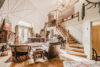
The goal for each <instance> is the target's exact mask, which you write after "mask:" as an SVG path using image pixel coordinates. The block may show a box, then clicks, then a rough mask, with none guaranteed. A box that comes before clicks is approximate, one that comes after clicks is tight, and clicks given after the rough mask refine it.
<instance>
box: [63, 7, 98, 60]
mask: <svg viewBox="0 0 100 67" xmlns="http://www.w3.org/2000/svg"><path fill="white" fill-rule="evenodd" d="M88 7H89V6H87V7H86V12H85V13H86V15H85V18H84V20H82V21H79V22H76V20H75V19H74V20H72V21H69V22H66V23H64V24H63V25H64V26H65V27H66V28H67V29H69V30H70V33H71V34H72V35H73V36H74V37H75V38H76V39H77V40H78V41H80V42H82V45H83V46H84V51H85V54H86V55H87V58H88V59H91V47H92V40H91V39H92V37H91V22H92V21H95V20H100V13H99V12H98V11H99V9H98V7H97V8H91V9H88V10H87V8H88ZM99 23H100V22H99ZM99 23H98V24H99Z"/></svg>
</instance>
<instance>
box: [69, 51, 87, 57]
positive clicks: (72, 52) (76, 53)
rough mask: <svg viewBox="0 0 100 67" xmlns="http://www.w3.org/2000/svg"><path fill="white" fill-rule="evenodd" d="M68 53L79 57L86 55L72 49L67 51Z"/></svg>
mask: <svg viewBox="0 0 100 67" xmlns="http://www.w3.org/2000/svg"><path fill="white" fill-rule="evenodd" d="M68 54H70V55H75V56H80V57H84V58H86V57H87V56H86V55H85V54H84V53H79V52H74V51H68Z"/></svg>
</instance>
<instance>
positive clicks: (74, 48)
mask: <svg viewBox="0 0 100 67" xmlns="http://www.w3.org/2000/svg"><path fill="white" fill-rule="evenodd" d="M57 29H58V30H59V32H61V33H62V35H63V36H64V37H66V39H67V54H69V55H73V56H76V57H81V58H87V56H86V55H85V54H84V47H83V46H82V45H81V44H80V43H79V42H78V41H77V40H76V39H75V38H74V37H73V36H72V35H71V34H70V33H69V31H68V30H66V29H65V28H63V27H62V26H61V25H59V26H58V27H57Z"/></svg>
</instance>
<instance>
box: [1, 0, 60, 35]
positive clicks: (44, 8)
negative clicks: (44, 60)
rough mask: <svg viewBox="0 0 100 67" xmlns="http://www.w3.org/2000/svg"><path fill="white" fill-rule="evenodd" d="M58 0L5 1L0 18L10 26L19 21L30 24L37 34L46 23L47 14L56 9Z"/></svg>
mask: <svg viewBox="0 0 100 67" xmlns="http://www.w3.org/2000/svg"><path fill="white" fill-rule="evenodd" d="M57 2H58V0H5V2H4V4H3V6H2V8H1V9H0V17H2V18H7V19H9V21H10V22H12V24H15V25H16V24H18V22H20V21H25V22H28V23H32V25H33V28H34V31H35V33H39V31H40V29H41V28H43V26H44V23H45V22H47V21H48V17H47V15H48V13H49V12H50V11H52V10H54V9H55V8H57Z"/></svg>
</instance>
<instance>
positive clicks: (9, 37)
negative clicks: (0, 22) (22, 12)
mask: <svg viewBox="0 0 100 67" xmlns="http://www.w3.org/2000/svg"><path fill="white" fill-rule="evenodd" d="M14 35H15V34H14V33H13V32H11V31H5V30H3V31H0V43H14Z"/></svg>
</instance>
